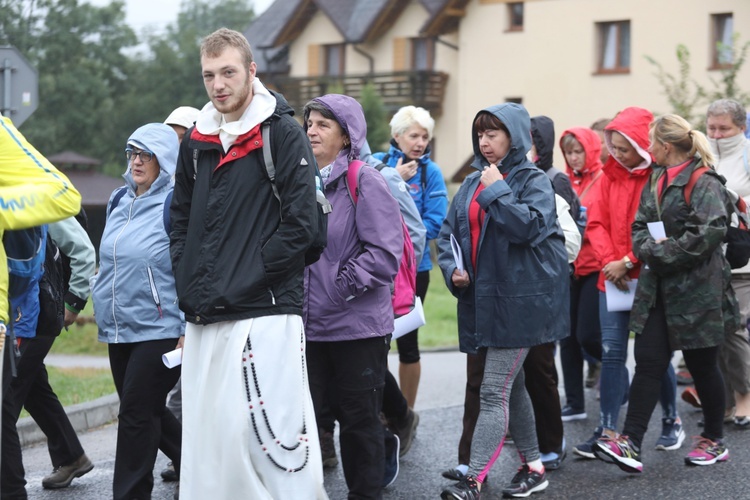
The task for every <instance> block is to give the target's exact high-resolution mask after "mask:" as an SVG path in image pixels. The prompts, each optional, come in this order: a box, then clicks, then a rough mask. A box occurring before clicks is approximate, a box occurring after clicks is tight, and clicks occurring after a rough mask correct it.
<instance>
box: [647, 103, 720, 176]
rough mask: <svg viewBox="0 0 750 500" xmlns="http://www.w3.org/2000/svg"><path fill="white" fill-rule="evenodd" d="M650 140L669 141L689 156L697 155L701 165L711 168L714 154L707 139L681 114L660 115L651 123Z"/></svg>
mask: <svg viewBox="0 0 750 500" xmlns="http://www.w3.org/2000/svg"><path fill="white" fill-rule="evenodd" d="M649 135H650V136H651V142H654V141H656V142H660V143H662V144H665V143H669V144H671V145H673V146H674V147H675V148H677V149H679V150H680V151H683V152H685V153H687V154H688V156H690V157H699V158H700V159H701V166H703V167H709V168H713V167H712V165H713V163H714V155H713V153H711V148H710V146H709V145H708V139H706V136H705V135H704V134H703V132H701V131H700V130H693V129H692V127H691V126H690V124H689V123H688V122H687V120H685V119H684V118H683V117H681V116H677V115H662V116H660V117H658V118H656V119H655V120H654V121H653V122H652V123H651V131H650V134H649Z"/></svg>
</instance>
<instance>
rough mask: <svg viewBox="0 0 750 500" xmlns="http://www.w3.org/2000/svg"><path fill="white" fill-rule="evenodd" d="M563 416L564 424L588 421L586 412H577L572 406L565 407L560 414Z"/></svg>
mask: <svg viewBox="0 0 750 500" xmlns="http://www.w3.org/2000/svg"><path fill="white" fill-rule="evenodd" d="M560 415H562V421H563V422H572V421H573V420H584V419H586V416H587V415H586V412H585V411H584V410H576V409H575V408H573V407H572V406H567V405H566V406H565V407H563V409H562V412H560Z"/></svg>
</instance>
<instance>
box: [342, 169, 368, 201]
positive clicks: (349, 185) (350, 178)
mask: <svg viewBox="0 0 750 500" xmlns="http://www.w3.org/2000/svg"><path fill="white" fill-rule="evenodd" d="M364 164H365V162H363V161H361V160H354V161H353V162H351V163H350V164H349V168H347V169H346V192H347V193H349V198H351V200H352V203H353V204H354V206H355V207H356V206H357V201H359V176H360V172H362V167H363V166H364Z"/></svg>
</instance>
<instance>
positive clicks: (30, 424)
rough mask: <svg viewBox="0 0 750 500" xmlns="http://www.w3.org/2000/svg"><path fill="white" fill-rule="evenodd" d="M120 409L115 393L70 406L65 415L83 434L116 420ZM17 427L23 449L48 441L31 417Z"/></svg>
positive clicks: (21, 420)
mask: <svg viewBox="0 0 750 500" xmlns="http://www.w3.org/2000/svg"><path fill="white" fill-rule="evenodd" d="M119 407H120V398H118V397H117V393H113V394H109V395H107V396H102V397H101V398H99V399H95V400H93V401H86V402H85V403H79V404H77V405H72V406H68V407H67V408H65V413H67V414H68V418H69V419H70V423H71V424H72V425H73V428H74V429H75V430H76V432H83V431H87V430H89V429H93V428H95V427H100V426H102V425H104V424H107V423H109V422H112V421H114V420H116V419H117V412H118V410H119ZM16 427H17V429H18V437H19V438H20V440H21V446H22V447H23V446H28V445H31V444H35V443H39V442H42V441H44V440H46V439H47V438H46V436H45V435H44V433H43V432H42V430H41V429H40V428H39V426H38V425H37V423H36V422H34V419H33V418H31V417H25V418H22V419H20V420H19V421H18V424H17V425H16Z"/></svg>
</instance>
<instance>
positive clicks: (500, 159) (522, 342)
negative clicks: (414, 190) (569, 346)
mask: <svg viewBox="0 0 750 500" xmlns="http://www.w3.org/2000/svg"><path fill="white" fill-rule="evenodd" d="M529 130H530V122H529V114H528V112H527V111H526V109H525V108H524V107H523V106H520V105H518V104H510V103H509V104H501V105H498V106H493V107H490V108H487V109H484V110H482V111H480V112H479V113H478V114H477V116H476V118H475V119H474V122H473V128H472V142H473V145H474V162H473V163H472V166H473V167H474V168H476V169H477V170H478V172H474V173H473V174H471V175H469V176H468V177H467V178H466V180H465V181H464V182H463V184H462V185H461V187H460V188H459V190H458V192H457V193H456V196H455V197H454V199H453V202H452V204H451V207H450V209H449V211H448V217H447V218H446V220H445V222H444V223H443V227H442V229H441V231H440V236H439V238H438V247H439V250H440V251H439V259H438V262H439V264H440V268H441V270H442V271H443V276H444V278H445V282H446V285H447V286H448V288H449V290H450V291H451V292H452V293H453V294H454V295H455V296H456V297H457V299H458V328H459V333H458V336H459V345H460V348H461V350H462V351H464V352H466V353H467V354H469V355H470V359H469V369H470V370H471V364H472V359H471V355H476V356H475V358H474V363H477V364H479V365H481V359H480V358H483V359H484V370H483V371H484V378H483V381H482V384H481V388H480V390H479V391H480V409H479V417H478V419H477V423H476V428H475V430H474V436H473V439H472V443H471V459H470V462H469V467H468V471H467V472H466V475H464V476H463V478H462V480H461V481H460V482H459V483H457V484H455V485H451V486H449V487H448V488H446V489H444V490H443V492H442V498H444V499H450V498H461V499H463V498H466V499H476V498H479V490H480V489H481V483H482V482H483V481H484V480H485V478H486V477H487V473H488V472H489V469H490V468H491V467H492V465H493V463H494V462H495V460H497V458H498V456H499V455H500V452H501V451H502V448H503V443H504V439H505V435H506V432H507V430H508V426H509V425H510V427H511V429H510V430H511V433H512V435H513V438H514V439H515V442H516V444H517V448H518V452H519V454H520V456H521V459H522V461H523V465H522V467H521V469H520V470H519V473H518V474H516V476H515V477H514V478H513V480H512V481H511V484H510V485H509V486H508V487H506V488H505V489H504V490H503V493H504V494H506V495H510V496H528V495H529V494H530V493H533V492H536V491H541V490H543V489H545V488H546V487H547V484H548V483H547V479H546V475H545V471H544V466H543V465H542V462H541V459H540V454H539V446H538V444H537V437H536V433H535V428H534V413H533V409H532V407H531V401H530V400H529V396H528V393H527V392H526V387H525V385H524V373H523V370H522V366H523V362H524V359H525V358H526V355H527V353H528V350H529V348H530V347H532V346H535V345H540V344H543V343H548V342H554V341H556V340H560V339H561V338H564V337H565V336H566V335H568V333H569V332H568V328H569V326H568V323H569V319H568V318H569V316H568V307H569V306H568V301H569V291H568V260H567V255H566V252H565V241H564V237H563V233H562V231H561V229H560V226H559V224H558V222H557V214H556V208H555V193H554V190H553V188H552V184H551V183H550V181H549V179H548V178H547V175H546V174H545V173H544V172H542V171H541V170H539V169H538V168H537V167H536V166H534V164H533V163H531V162H530V161H529V160H528V159H527V158H526V153H527V152H528V151H529V149H530V148H531V134H530V132H529ZM451 236H453V237H455V239H456V240H457V241H458V243H459V245H460V247H461V251H462V256H463V262H462V267H463V270H459V269H458V268H457V265H456V263H455V261H454V255H453V252H452V250H451V241H450V240H451ZM474 369H476V368H474ZM480 369H481V366H480Z"/></svg>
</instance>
